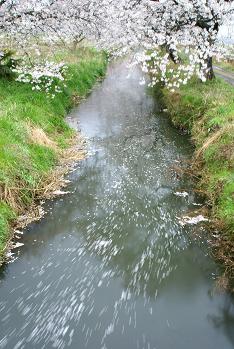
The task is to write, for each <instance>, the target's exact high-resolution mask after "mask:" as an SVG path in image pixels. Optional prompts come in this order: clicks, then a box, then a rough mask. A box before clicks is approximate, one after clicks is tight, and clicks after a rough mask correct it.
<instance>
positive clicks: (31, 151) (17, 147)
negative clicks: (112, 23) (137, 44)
mask: <svg viewBox="0 0 234 349" xmlns="http://www.w3.org/2000/svg"><path fill="white" fill-rule="evenodd" d="M56 60H57V61H61V60H62V61H64V62H65V63H67V64H68V73H69V75H68V76H69V79H68V82H67V87H66V88H65V89H64V91H63V93H60V94H57V95H56V97H55V98H54V99H50V98H48V96H46V94H45V93H43V92H34V91H32V90H31V87H30V86H29V85H27V84H22V83H18V82H15V81H8V80H4V79H0V256H1V254H2V251H3V249H4V246H5V245H6V242H7V241H8V238H9V235H10V225H11V222H12V220H14V219H15V218H16V216H17V214H19V213H20V212H22V210H23V209H25V208H26V207H27V206H28V205H30V204H31V203H32V201H33V198H34V195H33V192H34V189H35V188H36V187H37V186H38V183H39V182H40V181H41V179H42V178H43V177H44V176H45V175H46V174H48V173H49V172H50V171H52V169H53V167H54V166H55V165H56V163H57V161H58V152H57V151H56V150H55V149H53V148H51V147H48V146H47V145H43V144H40V142H39V143H38V142H37V141H34V140H32V136H31V137H30V130H31V129H32V128H39V129H40V130H42V131H43V132H44V134H45V135H46V137H48V139H49V140H51V141H53V142H55V143H56V144H57V145H58V148H64V147H67V146H68V144H69V141H70V139H71V137H72V135H73V131H72V130H71V129H70V128H69V127H68V125H67V124H66V122H65V120H64V116H65V114H66V113H67V111H68V110H69V108H70V107H71V106H72V100H73V99H74V98H73V96H79V97H84V96H85V95H87V93H88V92H89V91H90V89H91V87H92V86H93V84H94V83H95V81H96V80H97V78H99V77H102V76H103V75H104V74H105V69H106V62H107V60H106V56H105V54H104V53H99V52H97V51H95V50H93V49H91V48H83V49H81V48H80V49H79V50H77V51H76V52H73V53H72V52H70V51H65V50H63V51H62V50H61V51H59V52H57V55H56Z"/></svg>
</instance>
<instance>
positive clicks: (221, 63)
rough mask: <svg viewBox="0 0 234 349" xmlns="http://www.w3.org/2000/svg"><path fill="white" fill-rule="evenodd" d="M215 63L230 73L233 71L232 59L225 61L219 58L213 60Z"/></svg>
mask: <svg viewBox="0 0 234 349" xmlns="http://www.w3.org/2000/svg"><path fill="white" fill-rule="evenodd" d="M215 65H216V66H217V67H220V68H222V69H224V70H226V71H228V72H230V73H234V61H233V60H232V61H225V60H221V61H217V60H215Z"/></svg>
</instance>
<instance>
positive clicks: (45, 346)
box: [0, 62, 234, 349]
mask: <svg viewBox="0 0 234 349" xmlns="http://www.w3.org/2000/svg"><path fill="white" fill-rule="evenodd" d="M128 74H129V69H128V68H127V67H126V63H125V62H123V63H116V64H114V65H111V66H110V68H109V70H108V74H107V77H106V79H105V80H104V81H103V82H102V83H101V84H100V85H99V86H97V87H96V88H95V89H94V91H93V92H92V94H91V95H90V96H89V98H88V99H87V100H86V101H84V102H82V103H81V105H80V106H79V107H78V108H77V109H74V110H73V111H72V113H71V114H70V115H69V118H68V119H69V122H70V123H71V124H72V125H73V126H74V127H77V125H78V127H79V128H81V131H82V133H83V134H84V135H85V136H86V137H87V139H88V148H89V152H90V154H89V157H88V158H87V159H86V160H84V161H83V162H82V163H80V164H79V166H78V168H77V169H76V170H75V171H74V172H73V173H72V174H71V175H70V179H71V180H72V182H71V184H70V185H69V187H68V190H69V191H70V192H71V193H70V194H68V195H66V196H64V197H62V198H59V199H56V200H54V201H52V202H50V203H47V204H46V210H47V211H48V214H47V215H46V217H45V218H44V219H43V220H42V221H41V222H39V223H34V224H31V225H30V227H28V228H27V229H26V231H25V232H24V236H23V238H22V242H23V243H24V246H22V247H21V248H20V251H19V258H18V259H17V260H16V261H15V262H14V263H11V264H8V265H5V266H3V267H2V269H1V273H0V348H1V349H2V348H7V349H34V348H35V349H51V348H60V349H63V348H72V349H84V348H88V349H120V348H121V349H172V348H173V349H198V348H201V349H231V348H234V305H233V304H234V302H233V298H232V297H231V295H229V294H228V293H225V292H223V293H217V292H216V291H215V288H214V286H215V278H216V277H217V276H218V273H219V270H218V267H217V265H216V264H215V262H214V261H213V260H212V258H211V257H209V253H208V252H209V251H208V246H207V244H206V237H205V231H202V230H201V228H199V227H196V228H194V227H192V226H184V227H183V226H181V224H180V222H179V218H178V217H181V216H182V215H184V214H186V213H187V211H188V210H193V209H196V208H197V207H198V206H197V204H199V202H198V199H197V198H196V197H195V196H194V194H193V192H192V191H191V183H190V182H189V180H185V179H181V178H180V177H178V175H177V174H176V173H175V172H174V171H173V166H175V165H176V166H178V165H179V166H180V165H181V164H182V165H183V164H185V163H186V161H187V160H188V159H189V158H190V157H191V154H192V147H191V145H190V143H189V139H188V138H187V137H186V136H181V135H179V133H178V131H177V130H175V129H174V128H173V126H172V125H171V124H170V122H169V121H168V119H167V118H166V116H165V115H163V114H162V113H160V110H159V107H158V105H157V100H155V98H153V97H152V96H151V95H150V94H148V93H147V91H146V88H145V86H141V85H139V80H140V78H141V74H142V73H141V72H140V70H139V69H138V68H137V67H135V68H134V69H133V70H132V71H131V74H130V76H129V77H128V78H127V75H128ZM78 122H79V124H78ZM182 191H186V192H188V196H180V194H179V195H178V193H180V192H182Z"/></svg>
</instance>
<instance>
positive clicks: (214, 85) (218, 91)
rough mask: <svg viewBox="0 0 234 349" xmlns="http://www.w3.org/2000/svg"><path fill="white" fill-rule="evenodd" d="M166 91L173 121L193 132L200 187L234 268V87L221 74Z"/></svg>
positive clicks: (165, 94) (226, 256)
mask: <svg viewBox="0 0 234 349" xmlns="http://www.w3.org/2000/svg"><path fill="white" fill-rule="evenodd" d="M163 94H164V101H165V103H166V105H167V107H168V111H169V114H170V115H171V118H172V121H173V123H174V124H175V125H176V126H177V127H179V128H181V129H183V130H187V131H189V132H190V133H191V135H192V140H193V142H194V144H195V146H196V152H195V155H194V159H193V160H194V161H193V170H194V171H195V172H194V173H195V174H196V177H198V178H199V180H198V187H199V189H200V190H201V191H202V192H203V193H204V194H205V195H206V197H207V203H208V205H209V206H210V208H211V218H212V220H213V221H214V222H215V227H216V228H217V227H218V228H219V230H220V231H222V241H223V244H224V245H227V248H226V249H225V255H223V256H221V255H220V258H222V257H223V258H224V259H226V261H227V260H228V262H229V263H231V265H232V268H233V263H234V262H233V251H234V250H233V248H234V88H233V87H232V86H231V85H229V84H228V83H226V82H224V81H223V80H221V79H219V78H216V79H214V80H213V81H207V82H206V83H201V82H199V81H198V80H195V79H194V80H191V81H190V82H189V83H188V84H187V85H185V86H182V87H181V88H180V90H178V91H177V92H175V93H171V92H169V91H168V90H166V89H165V90H164V91H163ZM220 254H223V252H220Z"/></svg>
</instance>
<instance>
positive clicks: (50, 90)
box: [14, 61, 67, 98]
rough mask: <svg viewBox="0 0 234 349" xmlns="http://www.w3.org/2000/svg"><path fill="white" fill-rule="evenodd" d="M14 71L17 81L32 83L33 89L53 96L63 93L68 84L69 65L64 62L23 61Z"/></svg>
mask: <svg viewBox="0 0 234 349" xmlns="http://www.w3.org/2000/svg"><path fill="white" fill-rule="evenodd" d="M14 72H15V73H16V74H17V78H16V81H19V82H22V83H27V84H31V86H32V90H34V91H44V92H46V93H47V94H48V95H50V96H51V97H52V98H54V97H55V95H56V94H57V93H61V92H62V91H63V88H64V87H65V86H66V84H65V77H66V74H67V66H66V65H65V64H64V63H55V62H50V61H45V62H37V63H34V64H29V63H22V64H20V65H19V66H18V67H17V68H16V69H14Z"/></svg>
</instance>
